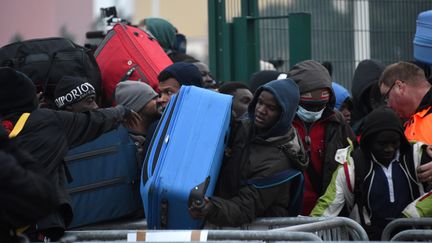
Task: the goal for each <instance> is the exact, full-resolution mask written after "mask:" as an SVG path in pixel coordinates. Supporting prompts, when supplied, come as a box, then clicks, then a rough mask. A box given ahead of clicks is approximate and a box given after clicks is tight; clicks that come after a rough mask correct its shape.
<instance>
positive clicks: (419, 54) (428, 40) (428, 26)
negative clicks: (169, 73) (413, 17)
mask: <svg viewBox="0 0 432 243" xmlns="http://www.w3.org/2000/svg"><path fill="white" fill-rule="evenodd" d="M414 58H415V59H416V60H418V61H421V62H423V63H428V64H432V10H428V11H425V12H421V13H420V14H419V15H418V17H417V28H416V33H415V37H414Z"/></svg>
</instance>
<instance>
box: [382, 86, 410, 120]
mask: <svg viewBox="0 0 432 243" xmlns="http://www.w3.org/2000/svg"><path fill="white" fill-rule="evenodd" d="M407 91H408V89H407V85H406V83H405V82H404V81H401V80H396V81H395V82H394V83H393V84H392V85H390V86H387V85H385V84H384V83H381V85H380V92H381V95H382V98H383V100H384V102H385V103H386V104H387V106H388V107H390V108H391V109H392V110H394V111H395V112H396V113H397V114H398V115H399V116H400V117H402V118H409V117H410V116H411V115H412V114H413V113H414V111H415V108H416V107H415V108H414V109H412V108H411V105H410V102H409V97H408V95H409V94H408V93H409V92H407Z"/></svg>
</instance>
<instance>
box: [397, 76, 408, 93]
mask: <svg viewBox="0 0 432 243" xmlns="http://www.w3.org/2000/svg"><path fill="white" fill-rule="evenodd" d="M395 83H396V84H395V85H396V86H397V89H398V91H399V93H405V92H407V90H406V87H407V84H406V83H405V82H404V81H402V80H399V79H397V80H396V81H395Z"/></svg>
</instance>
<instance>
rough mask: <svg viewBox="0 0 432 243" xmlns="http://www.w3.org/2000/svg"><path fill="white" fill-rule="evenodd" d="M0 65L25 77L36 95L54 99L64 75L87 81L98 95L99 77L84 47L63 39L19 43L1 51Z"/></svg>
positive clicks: (7, 46) (0, 49)
mask: <svg viewBox="0 0 432 243" xmlns="http://www.w3.org/2000/svg"><path fill="white" fill-rule="evenodd" d="M0 66H10V67H12V68H14V69H16V70H17V71H20V72H23V73H24V74H26V75H27V76H28V77H29V78H30V79H31V80H32V81H33V83H34V84H35V86H36V88H37V91H38V92H43V93H44V96H45V97H46V98H47V99H50V100H53V99H54V90H55V87H56V86H57V83H58V81H59V80H60V79H61V78H62V77H63V76H65V75H69V76H79V77H84V78H86V79H87V80H88V81H89V83H91V84H92V85H93V86H94V88H95V89H96V92H97V93H98V94H100V85H101V74H100V71H99V67H98V65H97V63H96V60H95V58H94V56H93V54H92V53H91V51H90V50H89V49H87V48H84V47H82V46H79V45H77V44H75V43H73V42H72V41H70V40H68V39H65V38H41V39H32V40H26V41H19V42H14V43H11V44H8V45H6V46H3V47H2V48H0Z"/></svg>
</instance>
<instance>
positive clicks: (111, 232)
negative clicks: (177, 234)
mask: <svg viewBox="0 0 432 243" xmlns="http://www.w3.org/2000/svg"><path fill="white" fill-rule="evenodd" d="M146 227H147V223H146V221H145V220H144V219H142V220H135V221H126V222H115V223H108V224H99V225H94V226H87V227H82V228H78V229H74V231H70V232H73V234H75V235H81V236H86V237H90V235H94V236H95V237H96V238H94V239H99V240H101V238H97V237H99V236H102V237H110V239H111V240H115V239H116V238H115V237H114V236H117V237H119V235H122V234H123V236H122V237H124V236H125V235H126V234H127V232H131V231H137V232H138V231H139V232H142V231H143V230H145V229H146ZM205 229H206V230H208V232H210V233H209V237H210V236H214V237H216V238H214V239H210V238H209V240H220V239H219V238H217V237H218V236H219V234H221V233H222V234H224V233H227V232H237V233H236V234H247V235H250V234H251V233H250V232H271V233H275V232H288V231H289V232H290V233H295V234H297V233H308V234H312V233H313V234H314V236H316V237H319V239H322V240H324V241H349V240H356V241H365V240H368V236H367V234H366V232H365V231H364V229H363V228H362V227H361V226H360V225H359V224H358V223H357V222H355V221H354V220H352V219H349V218H344V217H301V216H300V217H279V218H278V217H275V218H259V219H257V220H255V221H254V222H252V223H250V224H245V225H243V226H241V227H236V228H234V227H217V226H214V225H211V224H207V225H206V226H205ZM268 230H270V231H268ZM79 232H81V233H79ZM149 232H152V231H149ZM214 232H215V233H214ZM248 232H249V233H248ZM264 234H265V233H264ZM294 236H295V235H293V236H292V237H294ZM303 236H304V237H308V235H303ZM295 237H297V236H295ZM292 240H294V239H292ZM304 240H312V239H310V238H305V239H304Z"/></svg>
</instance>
